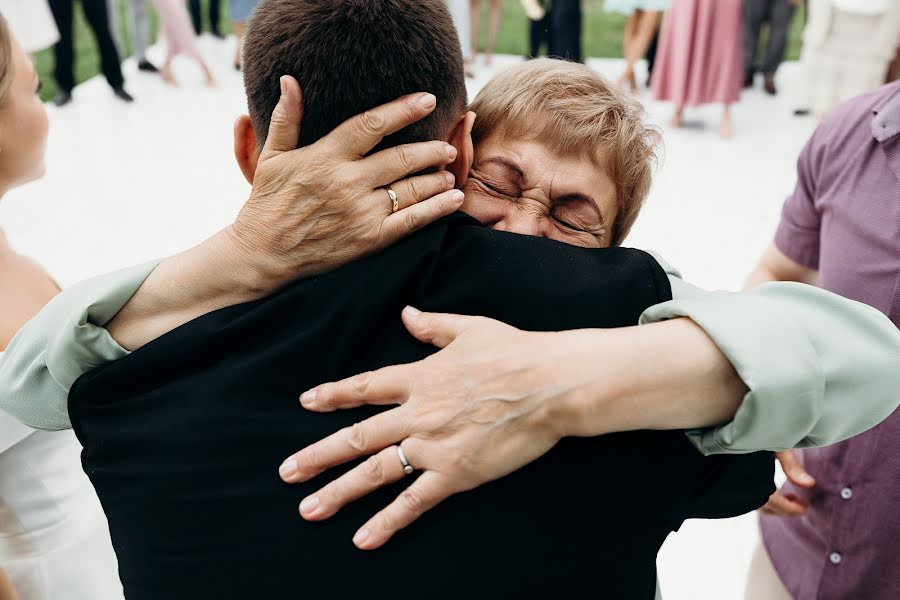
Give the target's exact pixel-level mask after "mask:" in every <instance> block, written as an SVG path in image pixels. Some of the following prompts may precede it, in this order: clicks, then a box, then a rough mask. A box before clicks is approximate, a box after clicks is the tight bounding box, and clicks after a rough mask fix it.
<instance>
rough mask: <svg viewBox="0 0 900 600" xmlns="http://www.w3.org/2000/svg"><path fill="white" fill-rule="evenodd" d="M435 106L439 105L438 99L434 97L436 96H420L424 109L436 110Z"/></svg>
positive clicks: (420, 104) (420, 102) (420, 103)
mask: <svg viewBox="0 0 900 600" xmlns="http://www.w3.org/2000/svg"><path fill="white" fill-rule="evenodd" d="M435 104H437V98H435V97H434V94H422V95H421V96H419V106H421V107H422V108H434V105H435Z"/></svg>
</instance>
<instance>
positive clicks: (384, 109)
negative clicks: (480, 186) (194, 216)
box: [105, 77, 463, 350]
mask: <svg viewBox="0 0 900 600" xmlns="http://www.w3.org/2000/svg"><path fill="white" fill-rule="evenodd" d="M282 84H283V85H282V97H281V100H280V102H279V104H278V106H277V107H276V108H275V111H274V113H273V115H272V124H271V126H270V129H269V135H268V137H267V139H266V146H265V148H264V150H263V152H262V154H261V155H260V159H259V166H258V168H257V171H256V176H255V179H254V182H253V193H252V196H251V198H250V200H249V201H248V202H247V203H246V204H245V205H244V207H243V208H242V210H241V212H240V214H239V215H238V218H237V219H236V221H235V223H234V224H233V225H231V226H229V227H227V228H225V229H224V230H222V231H221V232H219V233H218V234H216V235H215V236H213V237H212V238H210V239H208V240H206V241H205V242H203V243H202V244H200V245H198V246H196V247H194V248H192V249H190V250H188V251H186V252H183V253H181V254H178V255H176V256H173V257H171V258H169V259H166V260H165V261H163V262H162V263H161V264H160V265H159V266H157V267H156V269H154V271H153V272H152V273H151V274H150V276H149V277H148V278H147V279H146V281H144V283H143V284H142V285H141V287H140V288H139V289H138V290H137V292H136V293H135V294H134V296H133V297H132V298H131V299H130V300H129V301H128V303H127V304H126V305H125V306H124V307H123V308H122V309H121V311H120V312H119V313H118V314H117V315H116V316H115V317H114V318H113V319H112V320H111V321H109V322H108V323H106V324H105V326H106V329H107V330H108V331H109V333H110V334H111V335H112V337H113V338H114V339H115V340H116V341H117V342H118V343H119V344H120V345H121V346H122V347H123V348H125V349H127V350H135V349H137V348H139V347H141V346H143V345H145V344H146V343H148V342H150V341H152V340H154V339H156V338H157V337H159V336H161V335H163V334H164V333H167V332H169V331H171V330H173V329H175V328H176V327H179V326H181V325H183V324H184V323H186V322H188V321H190V320H192V319H194V318H197V317H199V316H201V315H204V314H207V313H209V312H212V311H214V310H217V309H219V308H224V307H226V306H232V305H235V304H240V303H242V302H249V301H252V300H256V299H258V298H262V297H265V296H267V295H269V294H271V293H273V292H274V291H276V290H278V289H279V288H281V287H283V286H284V285H286V284H288V283H290V282H291V281H294V280H297V279H300V278H303V277H309V276H311V275H315V274H318V273H322V272H326V271H329V270H331V269H334V268H336V267H338V266H340V265H342V264H345V263H348V262H350V261H352V260H354V259H356V258H358V257H360V256H363V255H365V254H370V253H372V252H376V251H378V250H380V249H382V248H384V247H386V246H388V245H390V244H391V243H393V242H395V241H396V240H398V239H400V238H402V237H404V236H405V235H408V234H409V233H411V232H413V231H414V230H416V229H418V228H420V227H423V226H425V225H427V224H429V223H431V222H433V221H435V220H437V219H438V218H440V217H442V216H444V215H447V214H450V213H452V212H454V211H456V210H457V209H458V208H459V206H460V205H461V204H462V199H463V196H462V192H459V191H456V190H454V189H453V186H454V180H453V176H452V175H450V174H449V173H447V172H445V171H440V172H436V173H431V174H428V175H419V176H412V174H414V173H417V172H420V171H422V170H424V169H426V168H429V167H442V166H444V165H447V164H448V163H450V162H452V161H453V160H454V159H455V157H456V149H455V148H454V147H453V146H451V145H449V144H447V143H445V142H442V141H433V142H424V143H420V144H409V145H406V146H401V147H398V148H392V149H389V150H384V151H382V152H379V153H377V154H374V155H372V156H368V157H366V158H361V157H363V156H365V155H366V154H368V152H369V151H370V150H371V149H372V148H374V147H375V146H376V145H378V143H379V142H381V140H382V139H383V138H384V137H385V136H387V135H389V134H391V133H393V132H395V131H398V130H400V129H402V128H403V127H406V126H407V125H410V124H411V123H414V122H416V121H418V120H420V119H422V118H424V117H425V116H427V115H428V114H430V113H431V112H432V110H434V107H435V102H436V101H435V98H434V96H432V95H430V94H424V93H423V94H412V95H409V96H406V97H404V98H401V99H399V100H396V101H394V102H391V103H389V104H386V105H384V106H380V107H378V108H375V109H372V110H371V111H369V112H367V113H364V114H362V115H358V116H357V117H354V118H352V119H350V120H348V121H347V122H345V123H344V124H343V125H341V126H340V127H338V128H337V129H336V130H335V131H333V132H332V133H331V134H329V135H328V136H326V137H325V138H323V139H322V140H320V141H319V142H317V143H315V144H313V145H311V146H308V147H306V148H302V149H300V150H297V149H296V146H297V140H298V138H299V135H300V121H301V118H302V105H301V93H300V88H299V85H298V84H297V82H296V80H294V79H293V78H292V77H284V78H282ZM405 178H406V179H405ZM387 185H391V186H392V187H393V189H394V191H395V192H396V194H397V196H398V198H399V201H400V208H401V210H400V211H398V212H397V213H392V207H391V202H390V199H389V197H388V194H387V192H386V191H385V190H384V186H387Z"/></svg>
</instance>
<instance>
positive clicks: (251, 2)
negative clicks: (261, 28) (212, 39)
mask: <svg viewBox="0 0 900 600" xmlns="http://www.w3.org/2000/svg"><path fill="white" fill-rule="evenodd" d="M229 2H230V6H231V22H232V24H233V25H234V37H235V38H237V47H236V48H235V50H234V68H235V69H237V70H238V71H240V70H241V61H242V59H241V52H242V51H243V48H244V32H245V31H246V30H247V21H249V20H250V16H251V15H252V14H253V9H255V8H256V5H257V4H258V3H259V0H229Z"/></svg>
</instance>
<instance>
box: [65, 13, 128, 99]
mask: <svg viewBox="0 0 900 600" xmlns="http://www.w3.org/2000/svg"><path fill="white" fill-rule="evenodd" d="M80 4H81V9H82V11H83V12H84V17H85V19H86V20H87V23H88V25H89V26H90V28H91V30H92V31H93V32H94V38H95V39H96V40H97V48H98V49H99V50H100V65H101V67H102V69H103V75H105V76H106V81H107V82H109V85H110V87H111V88H112V89H113V94H115V95H116V97H117V98H119V99H120V100H122V101H124V102H134V98H132V96H131V94H129V93H128V92H126V91H125V78H124V77H123V76H122V65H121V61H120V59H119V51H118V50H117V49H116V43H115V42H114V41H113V38H112V33H111V32H110V30H109V13H108V12H107V9H106V0H80ZM50 9H51V10H52V11H53V18H54V19H55V20H56V26H57V27H58V28H59V37H60V39H59V42H57V44H56V45H55V46H53V58H54V60H55V67H54V77H55V79H56V84H57V86H59V92H58V93H57V94H56V98H54V99H53V103H54V104H56V106H65V105H66V104H68V103H69V102H71V101H72V90H73V89H74V88H75V30H74V27H73V18H74V12H75V0H50Z"/></svg>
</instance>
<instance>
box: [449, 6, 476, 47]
mask: <svg viewBox="0 0 900 600" xmlns="http://www.w3.org/2000/svg"><path fill="white" fill-rule="evenodd" d="M447 8H449V9H450V17H451V18H452V19H453V25H455V26H456V33H457V34H459V45H460V46H462V53H463V58H465V59H466V60H470V59H471V58H472V56H471V55H472V37H471V36H472V34H471V27H472V20H471V17H470V15H471V12H470V7H469V0H448V2H447Z"/></svg>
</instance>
